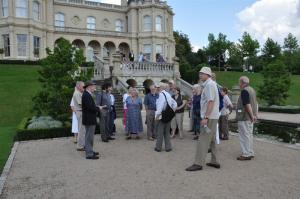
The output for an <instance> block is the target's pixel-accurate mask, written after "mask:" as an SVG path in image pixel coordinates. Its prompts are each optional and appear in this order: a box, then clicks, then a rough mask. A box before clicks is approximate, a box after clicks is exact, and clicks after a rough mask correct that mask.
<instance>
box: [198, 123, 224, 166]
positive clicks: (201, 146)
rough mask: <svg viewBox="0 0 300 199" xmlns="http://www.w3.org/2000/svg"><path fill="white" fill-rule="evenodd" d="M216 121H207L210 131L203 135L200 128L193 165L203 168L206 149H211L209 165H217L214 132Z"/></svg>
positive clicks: (202, 130)
mask: <svg viewBox="0 0 300 199" xmlns="http://www.w3.org/2000/svg"><path fill="white" fill-rule="evenodd" d="M217 124H218V119H209V120H208V123H207V126H208V128H209V129H210V130H211V132H210V133H205V132H204V128H203V127H200V135H199V139H198V143H197V151H196V157H195V164H197V165H201V166H204V164H205V159H206V154H207V152H208V149H209V148H210V149H211V161H210V162H211V163H216V164H219V163H218V161H217V149H216V132H217Z"/></svg>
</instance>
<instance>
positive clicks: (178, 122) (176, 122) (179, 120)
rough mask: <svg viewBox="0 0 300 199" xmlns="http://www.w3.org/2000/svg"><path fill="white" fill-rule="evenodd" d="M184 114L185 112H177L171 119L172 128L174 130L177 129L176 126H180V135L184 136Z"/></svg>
mask: <svg viewBox="0 0 300 199" xmlns="http://www.w3.org/2000/svg"><path fill="white" fill-rule="evenodd" d="M183 115H184V113H176V114H175V117H174V118H173V119H172V121H171V129H172V130H173V131H174V130H176V127H178V133H179V136H180V137H183Z"/></svg>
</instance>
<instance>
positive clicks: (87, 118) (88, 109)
mask: <svg viewBox="0 0 300 199" xmlns="http://www.w3.org/2000/svg"><path fill="white" fill-rule="evenodd" d="M95 91H96V84H95V83H94V82H93V81H88V82H87V83H84V82H81V81H79V82H77V83H76V87H75V91H74V93H73V97H72V100H71V104H70V106H71V109H72V111H73V116H72V132H73V133H74V139H75V140H74V143H76V144H77V151H85V152H86V158H87V159H98V158H99V157H98V156H99V153H98V152H95V151H93V143H94V134H95V129H96V125H97V117H99V118H100V122H99V124H100V131H101V139H102V141H103V142H109V141H110V140H115V138H114V137H113V135H114V133H115V129H116V128H115V125H114V120H115V119H116V112H115V107H114V103H115V98H114V96H113V95H112V94H111V92H112V86H111V84H109V83H105V84H103V86H102V91H101V92H99V93H97V94H96V100H94V92H95Z"/></svg>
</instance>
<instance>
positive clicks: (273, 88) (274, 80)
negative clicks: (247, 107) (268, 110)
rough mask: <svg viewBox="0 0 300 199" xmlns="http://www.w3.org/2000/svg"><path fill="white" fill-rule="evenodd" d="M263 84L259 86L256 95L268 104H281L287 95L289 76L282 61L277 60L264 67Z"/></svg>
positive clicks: (289, 83)
mask: <svg viewBox="0 0 300 199" xmlns="http://www.w3.org/2000/svg"><path fill="white" fill-rule="evenodd" d="M262 75H263V84H262V85H260V86H259V89H258V96H259V97H260V98H261V99H263V100H265V101H266V102H267V104H268V105H269V106H270V105H282V104H284V101H285V100H286V98H287V97H288V90H289V88H290V85H291V77H290V73H289V72H288V69H287V67H286V66H285V65H284V64H283V62H281V61H279V60H277V61H275V62H273V63H271V64H269V65H267V66H265V67H264V69H263V71H262Z"/></svg>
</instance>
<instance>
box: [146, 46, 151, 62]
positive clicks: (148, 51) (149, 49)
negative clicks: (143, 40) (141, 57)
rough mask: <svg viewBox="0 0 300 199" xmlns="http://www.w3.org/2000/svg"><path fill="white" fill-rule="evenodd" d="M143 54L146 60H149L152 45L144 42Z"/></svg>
mask: <svg viewBox="0 0 300 199" xmlns="http://www.w3.org/2000/svg"><path fill="white" fill-rule="evenodd" d="M144 54H145V56H146V59H147V60H151V57H152V56H151V54H152V45H151V44H144Z"/></svg>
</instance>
